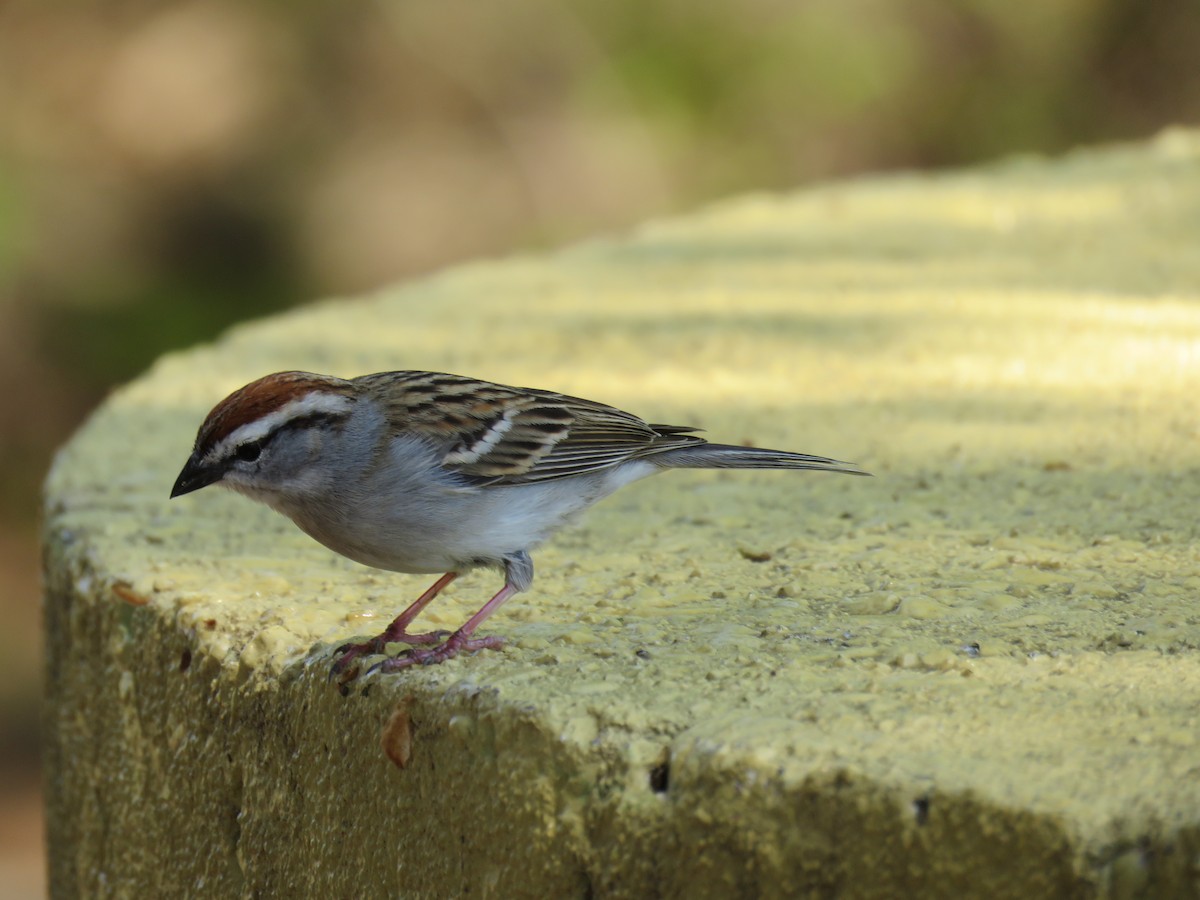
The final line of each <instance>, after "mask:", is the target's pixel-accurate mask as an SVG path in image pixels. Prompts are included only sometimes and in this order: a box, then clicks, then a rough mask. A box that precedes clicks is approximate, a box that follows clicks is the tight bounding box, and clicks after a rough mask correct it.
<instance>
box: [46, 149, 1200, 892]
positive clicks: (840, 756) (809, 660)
mask: <svg viewBox="0 0 1200 900" xmlns="http://www.w3.org/2000/svg"><path fill="white" fill-rule="evenodd" d="M1197 285H1200V136H1197V135H1196V134H1194V133H1184V132H1180V133H1173V134H1169V135H1164V136H1163V137H1161V138H1160V139H1158V140H1156V141H1154V142H1151V143H1149V144H1146V145H1143V146H1138V147H1130V148H1119V149H1113V150H1105V151H1097V152H1089V153H1077V154H1073V155H1071V156H1069V157H1067V158H1066V159H1063V160H1060V161H1055V162H1049V163H1046V162H1041V161H1034V160H1027V161H1017V162H1011V163H1006V164H1003V165H999V166H994V167H990V168H986V169H980V170H976V171H970V172H965V173H962V174H952V175H948V176H939V177H916V176H912V177H894V178H886V179H879V180H874V181H862V182H857V183H851V184H837V185H832V186H829V187H825V188H821V189H818V190H813V191H808V192H805V193H801V194H797V195H795V196H791V197H748V198H743V199H740V200H737V201H733V202H730V203H727V204H724V205H722V206H720V207H717V208H714V209H712V210H710V211H707V212H704V213H702V214H699V215H696V216H693V217H690V218H687V219H683V220H679V221H672V222H665V223H661V224H656V225H653V226H649V227H646V228H645V229H643V230H642V231H641V232H640V233H639V234H637V235H636V236H634V237H632V238H631V239H628V240H620V241H607V242H595V243H592V244H588V245H585V246H581V247H578V248H575V249H572V250H570V251H567V252H564V253H560V254H557V255H554V256H551V257H548V258H534V259H517V260H511V261H507V262H500V263H490V264H482V265H478V266H473V267H467V268H463V269H459V270H456V271H453V272H450V273H448V274H446V275H443V276H441V277H438V278H433V279H429V280H426V281H423V282H420V283H417V284H412V285H407V286H404V287H402V288H398V289H395V290H388V291H385V292H382V293H380V294H379V295H377V296H374V297H366V298H362V299H359V300H355V301H353V302H342V303H336V304H328V305H324V306H318V307H314V308H311V309H306V310H302V311H300V312H297V313H295V314H292V315H289V316H284V317H280V318H277V319H273V320H270V321H267V322H263V323H258V324H253V325H250V326H247V327H243V328H240V329H238V330H236V331H235V332H233V333H231V334H230V335H228V337H227V338H226V339H224V340H222V341H221V342H220V343H219V344H217V345H215V346H212V347H206V348H201V349H198V350H195V351H192V352H189V353H185V354H180V355H176V356H171V357H168V358H165V359H163V360H162V361H161V362H160V363H159V364H158V365H157V366H156V367H155V368H154V370H153V371H151V372H150V373H148V374H147V375H146V376H145V377H143V378H142V379H140V380H139V381H138V382H136V383H134V384H132V385H130V386H128V387H127V388H125V389H123V390H122V391H120V392H118V393H117V394H116V395H114V396H113V397H112V398H111V400H110V401H109V402H108V403H106V404H105V405H104V407H103V408H102V409H101V410H100V411H99V412H98V413H97V414H96V415H95V416H94V417H93V418H92V420H91V421H90V422H89V423H88V424H87V426H86V427H85V428H83V429H82V430H81V432H80V433H79V434H78V435H77V436H76V437H75V438H74V439H73V440H72V442H71V443H70V444H69V445H68V446H67V447H66V448H65V449H64V450H63V451H62V453H61V455H60V457H59V458H58V460H57V462H56V465H55V466H54V469H53V472H52V473H51V476H50V478H49V481H48V484H47V489H46V518H45V550H46V625H47V677H46V684H47V704H46V751H47V789H48V803H49V810H48V821H49V832H50V834H49V836H50V856H51V873H50V874H51V887H52V893H53V895H54V896H56V897H75V896H130V897H158V896H163V897H165V896H184V895H186V896H213V897H230V896H246V897H250V896H264V897H266V896H272V897H274V896H350V895H360V896H412V897H439V896H459V895H467V896H477V897H478V896H482V897H505V898H508V897H521V896H529V897H571V896H579V897H591V896H604V897H610V896H611V897H639V898H640V897H654V896H684V895H686V896H688V897H776V896H794V895H800V896H838V897H845V898H853V897H892V896H904V895H910V896H922V897H937V896H946V897H961V896H989V897H1002V896H1013V897H1041V896H1045V897H1049V896H1054V897H1094V896H1112V897H1135V896H1148V897H1149V896H1153V897H1189V896H1196V895H1197V894H1200V721H1198V716H1197V710H1198V709H1200V652H1197V651H1198V648H1200V612H1198V611H1197V610H1198V607H1197V594H1198V592H1200V550H1198V549H1197V544H1196V536H1197V534H1196V531H1197V526H1196V490H1197V488H1196V462H1195V460H1196V446H1197V440H1196V439H1197V433H1198V426H1197V413H1196V401H1195V397H1196V386H1197V384H1198V375H1200V302H1198V301H1200V296H1198V295H1197ZM293 367H295V368H308V369H313V370H317V371H327V372H331V373H333V374H340V375H352V374H358V373H361V372H367V371H376V370H380V369H387V368H430V369H440V370H448V371H458V372H464V373H468V374H474V375H479V376H483V377H487V378H492V379H495V380H499V381H505V382H511V383H518V384H530V385H535V386H544V387H553V388H556V389H559V390H563V391H567V392H570V393H575V394H581V395H584V396H591V397H595V398H596V399H601V400H606V401H608V402H611V403H614V404H617V405H621V406H625V407H627V408H629V409H632V410H634V411H636V412H639V413H641V414H643V415H645V416H647V417H648V418H652V419H656V420H661V421H670V422H680V423H694V424H699V425H703V426H704V427H706V428H707V429H708V430H709V432H710V433H711V434H713V435H714V436H717V437H720V438H723V439H728V440H732V441H738V440H742V439H747V440H752V441H754V442H756V443H758V444H761V445H765V446H778V447H784V448H793V449H798V450H807V451H812V452H818V453H825V454H829V455H833V456H838V457H841V458H844V459H853V460H856V461H858V462H860V463H862V464H863V465H864V466H865V467H866V468H868V469H870V470H872V471H873V472H875V474H876V475H877V477H876V478H875V479H872V480H868V479H850V478H836V477H820V476H808V477H805V476H797V475H793V474H791V473H762V474H758V473H737V474H730V475H722V474H716V473H700V472H695V473H672V474H670V475H668V476H663V477H660V478H657V479H653V480H651V481H650V482H648V483H645V484H641V485H637V486H634V487H632V488H629V489H627V490H625V491H624V492H622V493H620V494H618V495H617V496H615V497H613V498H612V499H610V500H608V501H606V502H605V503H604V504H602V505H601V506H600V507H599V508H597V509H596V510H594V511H593V512H592V513H591V514H590V516H589V517H588V518H587V519H586V520H585V522H584V523H583V525H582V526H581V527H579V528H577V529H575V530H573V531H569V532H567V533H565V534H563V535H562V536H561V537H560V538H559V539H557V540H556V541H554V542H553V543H552V544H551V545H550V546H548V547H546V548H544V549H543V550H542V551H541V552H540V553H539V554H537V556H536V557H535V559H536V562H537V565H538V578H537V581H536V582H535V584H534V589H533V590H532V591H531V592H530V593H528V594H525V595H521V596H520V597H518V598H517V599H515V600H514V601H512V603H511V604H510V605H509V606H508V607H506V608H505V610H504V611H502V612H501V613H500V614H499V615H498V616H497V617H496V618H495V619H494V620H493V621H492V622H490V623H489V625H490V626H491V630H492V631H493V632H495V633H498V634H502V635H504V636H506V637H507V638H509V642H510V643H509V646H508V648H507V649H506V650H504V651H503V652H502V653H484V654H479V655H476V656H469V657H465V658H459V659H456V660H454V661H452V662H450V663H447V664H445V665H443V666H440V667H434V668H429V669H421V670H419V671H406V672H404V673H401V674H400V675H398V676H389V677H384V678H369V679H363V680H360V681H358V682H355V683H354V684H353V685H351V686H350V689H349V690H347V691H346V692H344V693H342V692H339V691H338V690H337V688H336V687H331V686H330V685H329V684H327V682H326V674H327V672H328V666H329V660H328V653H329V650H330V648H331V647H332V646H334V645H336V644H337V643H339V642H341V641H343V640H346V639H348V638H349V637H351V636H353V635H356V634H368V633H374V632H375V631H378V630H379V628H380V627H381V624H382V623H383V622H386V621H387V620H388V619H389V618H390V617H391V616H392V615H394V614H395V612H397V611H398V610H399V609H400V608H401V607H403V606H404V605H405V603H406V602H407V601H408V600H410V599H411V598H412V597H413V596H415V595H416V593H417V592H419V591H420V590H421V589H422V588H423V587H425V583H424V581H425V580H424V579H420V578H407V577H401V576H390V575H386V574H384V573H378V572H372V571H370V570H367V569H363V568H361V567H358V566H355V565H354V564H352V563H349V562H347V561H345V560H341V559H339V558H336V557H334V556H332V555H331V554H330V553H328V552H327V551H325V550H324V549H323V548H321V547H319V546H318V545H316V544H314V543H312V542H311V541H309V540H308V539H307V538H306V537H304V536H303V535H301V534H300V533H299V532H297V531H296V530H295V529H294V528H293V527H292V526H291V525H290V523H288V522H286V521H285V520H283V519H280V518H278V517H275V516H274V515H273V514H271V513H270V512H269V511H267V510H265V509H260V508H258V507H254V506H252V505H250V504H248V503H247V502H245V501H243V500H241V499H240V498H236V497H233V496H226V495H223V494H220V493H217V492H211V493H210V492H204V493H203V494H200V495H197V496H196V497H194V498H188V500H187V502H183V501H177V502H174V503H170V504H169V503H168V502H167V492H168V490H169V488H170V485H171V481H172V479H173V477H174V475H175V474H176V471H177V470H178V468H179V466H180V465H181V463H182V461H183V459H184V458H185V457H186V455H187V452H188V450H189V445H190V441H191V439H192V436H193V434H194V431H195V427H196V425H197V424H198V422H199V420H200V418H201V417H202V415H203V414H204V412H205V411H207V409H208V408H209V407H210V406H211V405H212V403H213V402H215V401H216V400H217V399H219V398H220V397H222V396H224V394H225V393H226V392H227V391H229V390H230V389H232V388H234V387H236V386H238V385H240V384H242V383H244V382H245V381H248V380H250V379H251V378H253V377H255V376H257V375H260V374H263V373H265V372H267V371H271V370H275V369H282V368H293ZM494 586H495V585H494V583H493V580H492V579H491V577H490V576H488V575H487V574H484V573H480V574H476V575H473V576H471V577H470V578H466V579H462V580H460V581H459V582H456V583H455V584H454V585H453V586H452V588H451V589H450V590H449V591H448V592H447V595H446V596H445V598H444V600H443V599H439V600H438V601H437V602H436V603H435V604H434V605H433V606H432V607H431V608H430V610H429V611H428V613H427V614H426V616H425V619H426V621H427V622H428V623H429V624H431V625H432V626H434V627H454V626H455V625H457V624H459V623H460V622H461V621H462V620H463V619H464V618H465V617H466V616H467V615H469V614H470V612H472V611H473V610H474V609H475V608H476V607H477V606H478V605H479V603H480V602H481V601H482V600H483V599H486V597H487V596H489V595H490V592H491V590H492V589H494Z"/></svg>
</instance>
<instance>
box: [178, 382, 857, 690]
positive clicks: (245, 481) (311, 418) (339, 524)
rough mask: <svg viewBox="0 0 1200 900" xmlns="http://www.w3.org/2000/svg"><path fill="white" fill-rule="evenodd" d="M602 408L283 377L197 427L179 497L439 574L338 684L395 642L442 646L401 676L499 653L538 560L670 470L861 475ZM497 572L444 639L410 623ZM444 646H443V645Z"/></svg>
mask: <svg viewBox="0 0 1200 900" xmlns="http://www.w3.org/2000/svg"><path fill="white" fill-rule="evenodd" d="M694 431H696V429H694V428H687V427H680V426H676V425H648V424H647V423H645V422H643V421H642V420H641V419H639V418H638V417H637V416H634V415H632V414H630V413H627V412H622V411H621V410H619V409H615V408H613V407H611V406H605V405H604V404H602V403H595V402H593V401H591V400H581V399H579V398H577V397H568V396H566V395H564V394H556V393H554V392H552V391H540V390H533V389H530V388H514V387H506V386H504V385H500V384H492V383H490V382H487V381H478V380H476V379H473V378H464V377H462V376H459V375H445V374H440V373H437V372H381V373H379V374H376V375H363V376H361V377H359V378H354V379H351V380H349V381H346V380H343V379H341V378H333V377H331V376H328V375H314V374H311V373H309V372H277V373H275V374H273V375H267V376H266V377H264V378H260V379H258V380H257V381H254V382H251V383H250V384H248V385H246V386H245V387H243V388H241V389H239V390H237V391H234V392H233V393H232V394H230V395H229V396H228V397H226V398H225V399H224V400H222V401H221V402H220V403H218V404H217V405H216V407H214V408H213V410H212V412H210V413H209V414H208V418H206V419H205V420H204V423H203V424H202V425H201V426H200V431H199V433H198V434H197V436H196V445H195V448H194V450H193V451H192V455H191V457H190V458H189V459H188V461H187V464H186V465H184V467H183V471H182V472H180V473H179V478H178V479H176V481H175V486H174V487H173V488H172V489H171V496H172V497H178V496H180V495H181V494H187V493H189V492H191V491H194V490H197V489H199V488H202V487H204V486H206V485H209V484H222V485H224V486H225V487H228V488H232V489H233V490H235V491H238V492H240V493H242V494H245V495H246V496H248V497H251V498H252V499H255V500H260V501H262V502H263V503H265V504H267V505H268V506H270V507H271V508H272V509H275V510H277V511H278V512H281V513H283V514H284V515H285V516H287V517H288V518H290V519H291V520H292V521H293V522H295V523H296V524H297V525H298V526H299V527H300V528H301V529H302V530H303V531H305V532H306V533H308V534H309V535H311V536H312V537H314V538H316V539H317V540H318V541H320V542H321V543H322V544H324V545H325V546H326V547H329V548H330V549H331V550H334V551H336V552H338V553H340V554H342V555H343V556H348V557H349V558H350V559H353V560H355V561H357V562H360V563H363V564H365V565H368V566H375V567H377V568H380V569H390V570H392V571H395V572H412V573H418V572H427V573H432V572H444V573H446V574H444V575H442V577H441V578H439V579H438V580H437V581H436V582H434V584H433V586H432V587H430V588H429V589H428V590H427V591H426V592H425V593H424V594H422V595H421V596H420V597H419V598H418V599H417V600H416V602H415V603H413V604H412V605H411V606H409V607H408V608H407V609H406V610H404V612H402V613H401V614H400V615H399V616H398V617H397V618H396V620H395V621H394V622H392V624H391V625H390V626H388V628H387V629H386V630H385V631H384V632H383V633H382V634H380V635H379V636H377V637H375V638H373V639H372V640H369V641H366V642H365V643H361V644H354V643H351V644H346V645H344V646H342V647H340V648H338V650H337V653H339V654H341V658H340V659H338V660H337V662H336V663H334V666H333V674H339V673H341V672H343V671H345V670H346V669H347V668H348V667H349V665H350V663H351V662H352V661H353V660H354V659H356V658H357V657H359V656H363V655H365V654H377V653H382V652H383V651H384V647H385V645H386V644H389V643H392V642H401V643H406V644H434V643H437V642H439V641H441V643H440V644H439V645H438V646H436V647H433V648H422V649H412V650H410V651H408V652H407V653H405V654H402V655H400V656H398V657H395V658H390V659H387V660H385V661H383V662H382V663H380V664H379V665H378V666H377V667H376V668H380V669H382V670H383V671H389V672H390V671H394V670H397V669H401V668H403V667H404V666H407V665H412V664H413V663H438V662H442V661H443V660H446V659H449V658H451V657H452V656H454V655H456V654H457V653H459V652H460V651H462V650H479V649H482V648H485V647H499V646H500V645H501V644H502V642H503V641H502V639H501V638H498V637H474V636H473V635H474V634H475V630H476V629H477V628H478V627H479V625H480V624H481V623H482V622H483V621H484V619H486V618H487V617H488V616H490V615H491V614H492V613H494V612H495V611H496V610H497V609H499V607H500V605H501V604H502V603H504V601H505V600H507V599H508V598H509V597H511V596H512V595H513V594H515V593H517V592H518V591H523V590H526V589H527V588H528V587H529V586H530V584H531V583H532V581H533V562H532V561H531V560H530V558H529V551H530V550H531V549H532V548H533V547H536V546H537V545H538V544H540V543H542V541H544V540H546V538H548V537H549V536H550V535H551V534H552V533H553V532H554V531H555V530H557V529H558V528H559V527H560V526H561V525H563V524H564V523H565V522H566V521H567V520H569V519H570V518H571V517H573V516H574V515H576V514H577V513H579V512H581V511H582V510H584V509H586V508H587V507H589V506H591V505H592V504H593V503H595V502H597V501H598V500H600V499H602V498H603V497H606V496H607V495H609V494H611V493H612V492H613V491H615V490H617V489H618V488H620V487H623V486H624V485H626V484H629V483H630V482H632V481H636V480H637V479H639V478H644V477H645V476H647V475H652V474H654V473H655V472H659V471H662V470H663V469H721V468H731V469H819V470H823V471H827V472H846V473H848V474H851V475H863V474H866V473H864V472H862V471H861V470H859V469H858V468H857V467H855V466H853V465H851V464H848V463H842V462H838V461H837V460H833V459H826V458H825V457H823V456H808V455H805V454H800V453H787V452H783V451H779V450H759V449H755V448H750V447H735V446H729V445H725V444H710V443H708V442H706V441H705V440H704V439H703V438H700V437H698V436H696V435H695V434H693V433H692V432H694ZM477 566H494V567H497V568H501V569H503V570H504V574H505V581H504V587H502V588H501V589H500V591H499V592H498V593H497V594H496V595H495V596H494V597H492V599H491V600H489V601H488V602H487V603H486V604H484V606H483V607H482V608H481V609H480V610H479V611H478V612H477V613H475V615H473V616H472V617H471V618H470V619H468V620H467V622H466V624H464V625H463V626H462V627H461V628H459V629H458V630H457V631H455V632H454V633H453V634H451V635H449V636H448V637H446V633H445V632H433V633H428V634H409V632H408V626H409V625H410V624H411V623H412V621H413V619H415V618H416V617H417V615H418V614H419V613H420V612H421V610H423V609H424V608H425V607H426V606H427V605H428V604H429V603H430V601H432V600H433V599H434V598H435V597H436V596H437V595H438V593H439V592H440V591H441V590H442V589H443V588H445V587H446V585H448V584H449V583H450V582H451V581H453V580H454V579H455V578H456V577H457V576H458V575H459V574H460V573H462V572H465V571H467V570H469V569H473V568H475V567H477ZM443 638H445V640H442V639H443Z"/></svg>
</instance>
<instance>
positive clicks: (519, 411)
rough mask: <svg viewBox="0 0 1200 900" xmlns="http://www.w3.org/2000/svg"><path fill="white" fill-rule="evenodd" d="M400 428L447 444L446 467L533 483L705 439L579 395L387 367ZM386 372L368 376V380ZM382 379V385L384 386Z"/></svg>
mask: <svg viewBox="0 0 1200 900" xmlns="http://www.w3.org/2000/svg"><path fill="white" fill-rule="evenodd" d="M387 377H390V378H391V379H392V383H393V384H395V382H396V381H399V382H400V383H401V384H402V386H403V390H402V391H395V390H390V391H388V392H387V396H388V398H389V402H390V404H391V415H392V420H393V422H395V423H396V425H397V427H398V428H401V429H405V430H411V431H418V432H421V433H424V434H426V435H427V436H429V437H430V439H431V440H433V441H435V442H436V443H437V445H438V446H441V447H445V448H446V455H445V458H444V459H443V465H445V466H446V468H448V469H450V470H452V471H455V472H458V473H459V474H461V475H465V476H467V477H469V478H473V479H479V480H483V481H488V482H490V483H493V484H527V483H530V482H535V481H547V480H550V479H554V478H566V477H569V476H572V475H579V474H582V473H585V472H590V471H595V470H599V469H606V468H609V467H611V466H615V465H618V464H620V463H622V462H626V461H628V460H631V459H637V458H639V457H644V456H651V455H653V454H655V453H661V452H663V451H665V450H670V449H673V448H676V447H682V446H687V445H689V444H695V443H702V442H703V439H702V438H699V437H696V436H694V435H692V434H691V432H692V431H695V430H696V429H692V428H685V427H679V426H669V425H649V424H647V423H646V422H644V421H642V420H641V419H640V418H638V417H637V416H635V415H633V414H631V413H627V412H624V411H622V410H619V409H616V408H615V407H612V406H606V405H605V404H603V403H595V402H593V401H591V400H584V399H581V398H579V397H569V396H567V395H565V394H557V393H553V392H551V391H542V390H536V389H533V388H515V387H508V386H506V385H501V384H493V383H491V382H486V381H479V380H477V379H473V378H464V377H462V376H460V375H447V374H442V373H432V372H395V373H387ZM376 378H380V379H383V376H365V377H364V378H363V379H361V380H362V381H368V380H370V379H376ZM383 383H384V382H383V381H382V380H381V382H380V387H382V386H383Z"/></svg>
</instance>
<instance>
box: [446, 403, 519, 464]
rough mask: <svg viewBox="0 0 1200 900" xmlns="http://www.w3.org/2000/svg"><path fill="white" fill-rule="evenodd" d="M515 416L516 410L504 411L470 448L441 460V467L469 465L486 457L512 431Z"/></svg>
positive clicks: (449, 454) (447, 455)
mask: <svg viewBox="0 0 1200 900" xmlns="http://www.w3.org/2000/svg"><path fill="white" fill-rule="evenodd" d="M515 416H516V410H514V409H508V410H505V412H504V415H502V416H501V417H500V418H499V419H497V420H496V424H494V425H493V426H492V427H491V428H489V429H488V430H487V431H485V432H484V433H483V436H482V437H481V438H479V440H477V441H476V442H475V443H473V444H472V445H471V446H470V447H463V448H462V449H461V450H455V451H454V452H452V453H447V454H446V458H445V459H443V460H442V465H444V466H449V465H469V464H471V463H473V462H475V461H476V460H478V459H481V458H482V457H484V456H485V455H487V453H488V452H489V451H490V450H492V448H493V447H495V446H496V445H497V444H498V443H500V439H501V438H503V437H504V436H505V435H506V434H508V433H509V432H510V431H512V427H513V419H514V418H515Z"/></svg>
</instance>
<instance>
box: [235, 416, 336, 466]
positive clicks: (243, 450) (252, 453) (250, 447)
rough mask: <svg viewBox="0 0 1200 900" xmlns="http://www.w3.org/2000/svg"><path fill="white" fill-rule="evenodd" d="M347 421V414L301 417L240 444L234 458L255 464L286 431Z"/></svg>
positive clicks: (236, 448)
mask: <svg viewBox="0 0 1200 900" xmlns="http://www.w3.org/2000/svg"><path fill="white" fill-rule="evenodd" d="M345 420H346V416H345V414H342V413H313V414H312V415H309V416H300V417H298V418H295V419H291V420H289V421H287V422H284V423H283V424H282V425H280V426H279V427H278V428H276V429H275V430H274V431H272V432H270V433H269V434H266V435H263V436H262V437H261V438H259V439H258V440H254V441H247V442H246V443H244V444H239V445H238V446H237V447H234V448H233V454H232V455H233V457H234V458H235V459H240V460H242V462H254V461H255V460H257V459H258V458H259V457H260V456H261V455H262V452H263V449H264V448H265V447H266V446H267V445H268V444H270V443H271V441H273V440H275V437H276V436H277V435H279V434H282V433H283V432H285V431H290V430H293V429H296V428H307V427H308V426H310V425H318V424H322V423H327V424H331V425H341V424H342V423H343V422H344V421H345Z"/></svg>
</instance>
